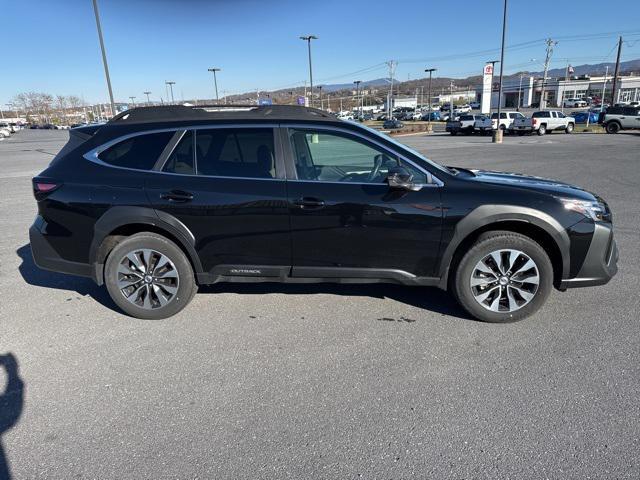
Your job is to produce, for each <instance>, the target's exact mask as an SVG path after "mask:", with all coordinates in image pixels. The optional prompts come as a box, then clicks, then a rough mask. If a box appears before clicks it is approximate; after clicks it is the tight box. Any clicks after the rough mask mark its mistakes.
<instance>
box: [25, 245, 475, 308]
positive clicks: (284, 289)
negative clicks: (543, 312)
mask: <svg viewBox="0 0 640 480" xmlns="http://www.w3.org/2000/svg"><path fill="white" fill-rule="evenodd" d="M16 254H17V255H18V256H19V257H20V259H21V260H22V263H21V264H20V266H19V267H18V270H19V271H20V274H21V275H22V278H23V279H24V281H25V282H27V283H28V284H29V285H34V286H37V287H45V288H55V289H60V290H72V291H75V292H77V293H78V294H80V295H83V296H85V295H88V296H90V297H91V298H93V299H94V300H95V301H97V302H98V303H100V304H101V305H103V306H105V307H106V308H109V309H110V310H113V311H116V312H118V313H122V312H121V311H120V309H119V308H117V306H116V304H115V303H114V302H113V300H111V297H109V293H108V292H107V289H106V288H104V287H101V286H98V285H96V284H95V283H94V282H93V281H92V280H91V279H88V278H84V277H77V276H73V275H65V274H63V273H56V272H50V271H48V270H42V269H40V268H39V267H38V266H37V265H36V264H35V263H34V261H33V256H32V255H31V245H29V244H26V245H24V246H22V247H20V248H19V249H18V250H16ZM198 291H199V293H203V294H215V293H236V294H239V295H265V294H270V293H280V294H285V295H314V294H329V295H336V296H342V297H371V298H379V299H384V298H388V299H390V300H395V301H397V302H400V303H404V304H406V305H409V306H412V307H418V308H421V309H424V310H428V311H431V312H435V313H439V314H441V315H450V316H452V317H458V318H462V319H467V320H472V317H470V316H469V315H468V314H467V313H466V312H465V311H464V310H463V309H462V308H460V306H459V305H458V304H457V303H456V302H455V300H454V299H453V298H452V297H451V295H449V294H448V293H447V292H445V291H443V290H440V289H438V288H435V287H410V286H403V285H394V284H383V283H375V284H336V283H317V284H292V283H275V282H274V283H271V282H266V283H217V284H214V285H202V286H200V288H199V290H198ZM345 301H347V300H345ZM372 314H375V312H372Z"/></svg>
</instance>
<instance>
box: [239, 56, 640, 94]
mask: <svg viewBox="0 0 640 480" xmlns="http://www.w3.org/2000/svg"><path fill="white" fill-rule="evenodd" d="M572 66H573V69H574V72H573V75H574V76H580V75H592V76H596V75H604V73H605V70H606V67H607V66H608V67H609V75H613V71H614V69H615V63H613V62H607V63H597V64H584V65H572ZM632 72H636V73H638V74H639V75H640V58H638V59H635V60H628V61H626V62H620V73H621V74H625V75H628V74H629V73H632ZM520 73H521V72H517V73H514V74H511V75H506V76H505V79H507V80H509V79H514V78H517V77H518V76H519V75H520ZM526 73H527V74H528V75H531V76H534V77H542V75H543V72H542V71H536V72H530V71H527V72H526ZM565 73H566V67H564V68H552V69H550V70H549V72H548V73H547V76H548V78H563V77H564V76H565ZM451 81H453V82H454V84H455V86H456V87H457V88H458V89H459V88H473V87H475V86H477V85H479V84H480V83H482V76H481V75H474V76H471V77H467V78H449V77H434V78H433V80H432V90H433V92H434V94H436V93H438V92H442V91H448V88H449V85H450V83H451ZM426 82H427V78H418V79H414V80H408V81H404V82H401V81H398V80H396V81H395V82H394V90H395V91H396V92H397V93H399V94H400V95H410V94H414V95H415V92H416V89H421V88H425V85H426ZM320 85H322V93H323V95H324V94H327V93H332V94H333V93H335V92H341V94H342V96H348V95H351V92H352V91H354V90H355V85H354V84H353V82H351V83H327V84H320ZM388 86H389V79H387V78H376V79H373V80H363V81H362V83H361V84H360V88H364V89H372V88H373V89H376V88H377V89H379V91H378V93H377V94H375V95H374V96H375V97H376V98H377V99H378V101H382V100H383V98H384V95H385V94H386V93H384V92H386V91H387V88H388ZM304 91H305V88H304V87H296V88H289V89H282V90H276V91H270V92H261V96H270V97H271V98H273V99H274V101H276V102H283V103H287V102H289V101H291V98H292V95H302V94H303V93H304ZM425 93H426V92H425ZM228 98H229V100H230V101H232V102H233V101H238V102H246V101H249V102H251V101H254V100H253V99H255V93H254V92H251V93H244V94H240V95H233V96H230V97H228Z"/></svg>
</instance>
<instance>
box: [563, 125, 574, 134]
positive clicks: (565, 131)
mask: <svg viewBox="0 0 640 480" xmlns="http://www.w3.org/2000/svg"><path fill="white" fill-rule="evenodd" d="M564 133H573V123H570V124H568V125H567V128H565V129H564Z"/></svg>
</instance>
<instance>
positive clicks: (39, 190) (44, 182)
mask: <svg viewBox="0 0 640 480" xmlns="http://www.w3.org/2000/svg"><path fill="white" fill-rule="evenodd" d="M61 186H62V182H58V181H55V180H52V179H50V178H40V177H35V178H34V179H33V195H34V196H35V197H36V200H40V199H42V198H44V197H45V196H47V195H48V194H49V193H51V192H53V191H55V190H57V189H58V188H60V187H61Z"/></svg>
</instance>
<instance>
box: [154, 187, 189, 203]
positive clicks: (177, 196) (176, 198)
mask: <svg viewBox="0 0 640 480" xmlns="http://www.w3.org/2000/svg"><path fill="white" fill-rule="evenodd" d="M160 198H162V199H163V200H169V201H170V202H175V203H185V202H190V201H191V200H193V193H191V192H185V191H183V190H171V191H170V192H163V193H161V194H160Z"/></svg>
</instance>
